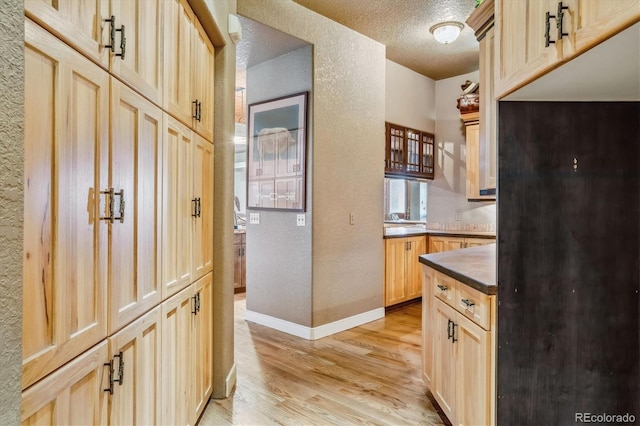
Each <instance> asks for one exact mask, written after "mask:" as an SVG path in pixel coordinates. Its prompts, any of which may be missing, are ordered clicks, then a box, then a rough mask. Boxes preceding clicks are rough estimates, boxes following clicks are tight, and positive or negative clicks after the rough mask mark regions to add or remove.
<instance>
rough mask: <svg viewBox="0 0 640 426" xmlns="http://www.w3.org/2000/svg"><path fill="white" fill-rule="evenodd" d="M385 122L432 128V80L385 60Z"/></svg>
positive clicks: (434, 94) (434, 108) (433, 90)
mask: <svg viewBox="0 0 640 426" xmlns="http://www.w3.org/2000/svg"><path fill="white" fill-rule="evenodd" d="M385 92H386V105H385V116H386V121H388V122H390V123H394V124H399V125H401V126H406V127H411V128H413V129H416V130H422V131H425V132H431V133H434V132H435V130H436V82H435V81H434V80H432V79H430V78H429V77H425V76H424V75H422V74H418V73H417V72H415V71H412V70H410V69H409V68H406V67H403V66H402V65H399V64H396V63H395V62H391V61H389V60H387V75H386V88H385Z"/></svg>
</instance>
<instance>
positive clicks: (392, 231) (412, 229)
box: [384, 226, 496, 238]
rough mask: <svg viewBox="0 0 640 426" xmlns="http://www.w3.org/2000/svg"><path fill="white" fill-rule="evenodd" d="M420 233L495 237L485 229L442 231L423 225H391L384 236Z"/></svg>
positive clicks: (386, 228)
mask: <svg viewBox="0 0 640 426" xmlns="http://www.w3.org/2000/svg"><path fill="white" fill-rule="evenodd" d="M418 235H437V236H443V237H445V236H446V237H473V238H495V237H496V233H495V232H484V231H441V230H438V229H426V228H423V227H421V226H390V227H385V228H384V238H403V237H413V236H418Z"/></svg>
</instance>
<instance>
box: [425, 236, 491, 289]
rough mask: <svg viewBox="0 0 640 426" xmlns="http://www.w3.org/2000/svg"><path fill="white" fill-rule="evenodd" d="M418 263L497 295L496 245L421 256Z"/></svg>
mask: <svg viewBox="0 0 640 426" xmlns="http://www.w3.org/2000/svg"><path fill="white" fill-rule="evenodd" d="M419 259H420V263H422V264H424V265H427V266H429V267H431V268H433V269H435V270H436V271H440V272H442V273H443V274H446V275H449V276H450V277H453V278H454V279H456V280H458V281H460V282H462V283H464V284H466V285H468V286H470V287H472V288H474V289H476V290H478V291H481V292H483V293H485V294H489V295H493V294H497V292H498V286H497V282H496V245H495V244H487V245H484V246H479V247H471V248H465V249H460V250H451V251H443V252H440V253H433V254H423V255H422V256H420V257H419Z"/></svg>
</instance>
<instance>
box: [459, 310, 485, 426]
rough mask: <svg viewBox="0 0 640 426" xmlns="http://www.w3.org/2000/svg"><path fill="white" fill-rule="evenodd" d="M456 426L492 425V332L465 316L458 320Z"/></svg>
mask: <svg viewBox="0 0 640 426" xmlns="http://www.w3.org/2000/svg"><path fill="white" fill-rule="evenodd" d="M456 323H457V327H456V332H455V338H456V339H457V341H456V343H455V345H457V348H456V364H455V369H456V385H455V386H456V394H457V400H456V406H455V416H456V417H455V418H456V424H460V425H488V424H491V421H490V414H491V407H490V401H491V398H490V395H491V392H492V390H491V377H490V372H491V367H490V362H491V355H490V354H491V345H490V341H491V339H490V336H489V332H488V331H485V330H483V329H482V328H480V327H479V326H478V325H476V324H474V323H473V322H471V321H470V320H469V319H467V318H466V317H464V316H463V315H460V314H458V315H457V318H456Z"/></svg>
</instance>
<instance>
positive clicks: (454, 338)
mask: <svg viewBox="0 0 640 426" xmlns="http://www.w3.org/2000/svg"><path fill="white" fill-rule="evenodd" d="M457 326H458V324H456V323H455V322H453V321H451V329H452V331H451V343H455V342H457V341H458V339H456V327H457Z"/></svg>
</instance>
